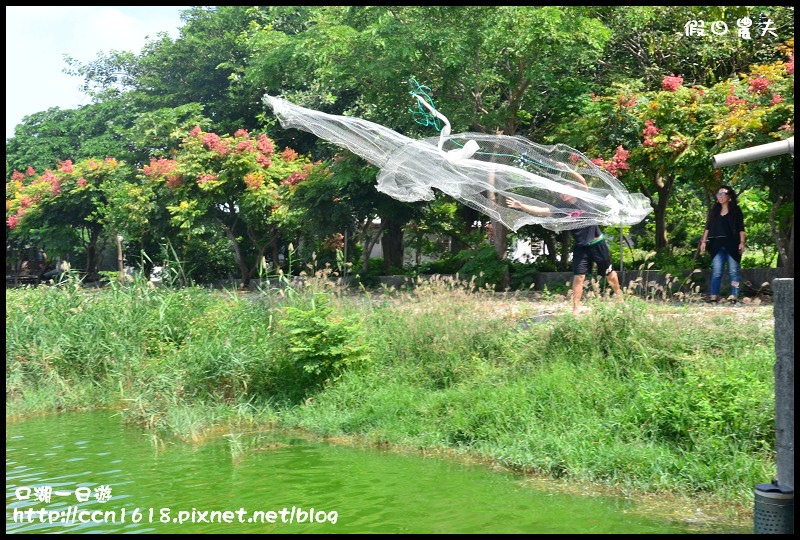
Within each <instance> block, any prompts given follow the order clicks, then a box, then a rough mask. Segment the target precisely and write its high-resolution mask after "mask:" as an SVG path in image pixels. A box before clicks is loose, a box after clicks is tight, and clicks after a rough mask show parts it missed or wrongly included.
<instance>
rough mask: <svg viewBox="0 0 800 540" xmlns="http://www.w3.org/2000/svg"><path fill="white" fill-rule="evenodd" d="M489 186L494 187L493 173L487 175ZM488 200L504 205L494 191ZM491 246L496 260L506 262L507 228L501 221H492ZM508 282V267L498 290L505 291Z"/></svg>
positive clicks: (504, 201)
mask: <svg viewBox="0 0 800 540" xmlns="http://www.w3.org/2000/svg"><path fill="white" fill-rule="evenodd" d="M489 184H490V185H491V186H492V187H494V185H495V177H494V171H491V172H490V173H489ZM489 200H491V201H493V202H494V203H495V204H497V205H498V206H500V207H502V206H505V204H506V198H505V197H503V196H502V195H498V194H497V193H496V192H494V191H492V192H490V193H489ZM492 244H493V245H494V252H495V253H496V254H497V258H498V259H499V260H501V261H504V260H506V258H507V253H508V228H507V227H506V226H505V225H504V224H503V223H502V222H501V221H499V220H496V219H492ZM510 282H511V275H510V274H509V272H508V267H506V270H505V272H503V279H502V283H498V285H499V287H500V290H503V291H504V290H506V289H507V288H508V285H509V283H510Z"/></svg>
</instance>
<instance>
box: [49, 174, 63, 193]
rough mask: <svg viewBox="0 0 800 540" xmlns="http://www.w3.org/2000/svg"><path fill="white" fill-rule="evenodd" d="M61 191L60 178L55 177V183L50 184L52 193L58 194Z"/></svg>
mask: <svg viewBox="0 0 800 540" xmlns="http://www.w3.org/2000/svg"><path fill="white" fill-rule="evenodd" d="M59 193H61V181H60V180H59V179H58V178H53V183H52V184H50V195H58V194H59Z"/></svg>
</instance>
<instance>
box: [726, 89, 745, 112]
mask: <svg viewBox="0 0 800 540" xmlns="http://www.w3.org/2000/svg"><path fill="white" fill-rule="evenodd" d="M746 104H747V100H745V99H741V98H738V97H736V95H735V94H734V93H733V92H731V93H730V94H728V97H727V98H725V105H727V106H728V107H730V108H731V109H733V108H735V107H737V106H739V105H746Z"/></svg>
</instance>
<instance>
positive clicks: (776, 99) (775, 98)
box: [769, 94, 783, 105]
mask: <svg viewBox="0 0 800 540" xmlns="http://www.w3.org/2000/svg"><path fill="white" fill-rule="evenodd" d="M782 101H783V98H782V97H781V95H780V94H772V101H770V102H769V104H770V105H777V104H778V103H780V102H782Z"/></svg>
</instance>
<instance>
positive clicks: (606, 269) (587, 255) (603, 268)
mask: <svg viewBox="0 0 800 540" xmlns="http://www.w3.org/2000/svg"><path fill="white" fill-rule="evenodd" d="M592 263H595V264H597V275H598V276H600V277H606V276H608V274H610V273H611V272H613V271H614V267H613V266H612V265H611V252H610V251H609V250H608V244H607V243H606V241H605V240H601V241H600V242H597V243H596V244H592V245H590V246H575V249H574V250H573V251H572V273H573V274H574V275H576V276H577V275H586V274H591V273H592Z"/></svg>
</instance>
